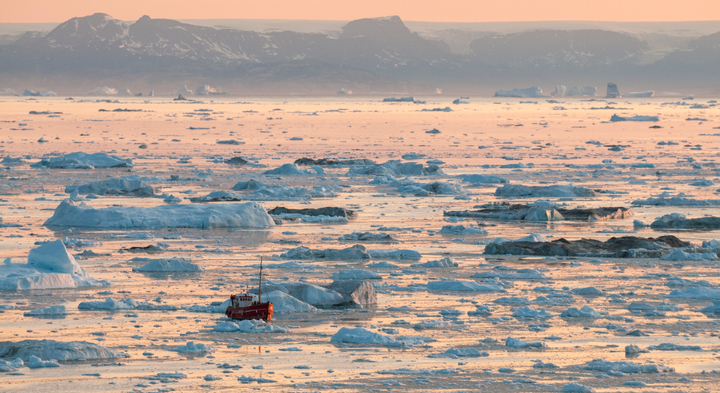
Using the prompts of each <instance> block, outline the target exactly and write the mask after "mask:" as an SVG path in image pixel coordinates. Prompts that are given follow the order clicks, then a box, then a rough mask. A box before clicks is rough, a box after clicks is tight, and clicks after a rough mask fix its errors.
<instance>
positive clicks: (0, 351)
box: [0, 340, 129, 362]
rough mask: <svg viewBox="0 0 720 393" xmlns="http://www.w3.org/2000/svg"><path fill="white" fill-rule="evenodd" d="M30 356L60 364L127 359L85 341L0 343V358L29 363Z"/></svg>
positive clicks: (126, 355)
mask: <svg viewBox="0 0 720 393" xmlns="http://www.w3.org/2000/svg"><path fill="white" fill-rule="evenodd" d="M31 356H37V357H39V358H41V359H46V360H57V361H60V362H65V361H87V360H98V359H116V358H126V357H129V356H128V354H126V353H124V352H118V351H115V350H112V349H110V348H106V347H103V346H101V345H97V344H93V343H89V342H87V341H67V342H64V341H55V340H23V341H18V342H12V341H4V342H0V358H7V357H13V358H20V359H22V360H23V361H26V362H27V361H30V357H31Z"/></svg>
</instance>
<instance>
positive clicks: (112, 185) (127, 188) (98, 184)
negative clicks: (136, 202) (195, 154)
mask: <svg viewBox="0 0 720 393" xmlns="http://www.w3.org/2000/svg"><path fill="white" fill-rule="evenodd" d="M150 180H155V181H163V179H159V178H155V179H152V178H142V177H139V176H129V177H120V178H117V179H108V180H100V181H95V182H91V183H88V184H83V185H77V186H67V187H65V192H66V193H68V194H69V193H72V192H73V191H77V192H78V193H79V194H95V195H125V196H136V197H149V196H153V195H155V190H154V189H153V188H152V187H151V186H150V184H149V183H148V181H150Z"/></svg>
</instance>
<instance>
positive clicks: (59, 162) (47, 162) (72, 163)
mask: <svg viewBox="0 0 720 393" xmlns="http://www.w3.org/2000/svg"><path fill="white" fill-rule="evenodd" d="M30 166H31V167H33V168H54V169H94V168H127V167H131V166H133V164H132V160H131V159H127V160H123V159H122V158H120V157H117V156H112V155H109V154H106V153H94V154H87V153H83V152H75V153H70V154H66V155H64V156H62V157H52V158H48V159H42V160H41V161H40V162H36V163H34V164H32V165H30Z"/></svg>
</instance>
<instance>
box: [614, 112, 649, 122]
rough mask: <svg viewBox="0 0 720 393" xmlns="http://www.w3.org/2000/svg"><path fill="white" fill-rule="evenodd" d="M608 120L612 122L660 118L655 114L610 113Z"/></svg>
mask: <svg viewBox="0 0 720 393" xmlns="http://www.w3.org/2000/svg"><path fill="white" fill-rule="evenodd" d="M610 121H612V122H618V121H660V118H659V117H657V116H640V115H636V116H626V117H624V116H618V115H617V114H615V115H612V117H611V118H610Z"/></svg>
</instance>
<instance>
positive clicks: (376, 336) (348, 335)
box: [330, 327, 398, 346]
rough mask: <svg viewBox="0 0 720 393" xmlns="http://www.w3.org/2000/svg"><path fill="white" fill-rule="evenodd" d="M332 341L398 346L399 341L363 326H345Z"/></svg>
mask: <svg viewBox="0 0 720 393" xmlns="http://www.w3.org/2000/svg"><path fill="white" fill-rule="evenodd" d="M330 342H332V343H345V344H380V345H389V346H398V342H397V341H396V340H395V339H394V338H393V337H390V336H386V335H384V334H380V333H375V332H371V331H369V330H367V329H363V328H348V327H343V328H340V330H339V331H338V332H337V333H335V334H334V335H333V336H332V338H331V339H330Z"/></svg>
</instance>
